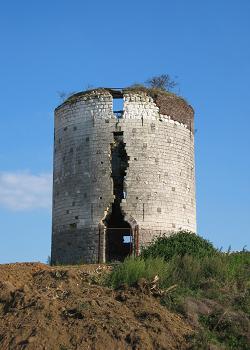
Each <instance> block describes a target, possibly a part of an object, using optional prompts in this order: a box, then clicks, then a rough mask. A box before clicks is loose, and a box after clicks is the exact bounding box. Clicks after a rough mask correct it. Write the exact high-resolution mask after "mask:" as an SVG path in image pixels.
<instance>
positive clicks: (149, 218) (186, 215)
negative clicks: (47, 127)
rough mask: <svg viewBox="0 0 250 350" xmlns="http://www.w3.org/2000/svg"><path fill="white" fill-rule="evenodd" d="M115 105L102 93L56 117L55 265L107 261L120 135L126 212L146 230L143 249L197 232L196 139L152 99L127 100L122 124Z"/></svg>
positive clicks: (135, 96) (72, 103)
mask: <svg viewBox="0 0 250 350" xmlns="http://www.w3.org/2000/svg"><path fill="white" fill-rule="evenodd" d="M112 100H113V98H112V95H111V93H110V92H109V91H108V90H103V89H102V90H100V91H99V90H97V91H92V92H89V93H88V94H82V95H80V94H77V97H76V98H74V99H73V100H69V101H68V102H66V103H64V104H62V105H61V106H59V107H58V108H57V109H56V111H55V141H54V181H53V215H52V226H53V227H52V263H57V262H60V263H67V264H68V263H78V262H97V261H98V260H104V259H105V257H104V256H103V251H104V255H105V250H104V249H105V237H104V233H103V219H104V218H105V216H106V215H107V213H108V211H109V212H110V208H111V204H112V202H113V200H114V196H113V182H112V179H111V162H110V160H111V159H110V157H111V152H110V145H111V143H113V141H114V138H113V132H115V131H123V137H124V142H125V144H126V152H127V155H128V156H129V161H128V163H129V167H128V169H127V174H126V177H125V179H124V187H125V193H126V198H125V199H123V200H122V205H121V206H122V211H123V213H124V214H125V220H127V221H128V222H129V223H132V222H133V223H135V222H136V224H137V225H138V226H139V242H140V245H144V244H147V243H148V242H150V240H152V238H153V236H155V235H158V234H162V233H163V232H169V231H177V230H179V229H180V228H183V229H188V230H191V231H194V232H195V231H196V208H195V177H194V176H195V175H194V174H195V171H194V136H193V133H192V131H190V130H189V128H188V125H185V124H181V123H179V122H178V121H174V120H173V119H174V118H171V116H166V115H160V114H159V108H158V107H157V105H156V104H155V102H154V100H153V98H152V97H150V96H148V95H147V94H146V93H145V92H141V93H138V92H136V93H135V92H126V93H124V114H123V117H122V118H121V119H117V118H116V116H115V115H114V114H113V111H112ZM100 228H101V229H100Z"/></svg>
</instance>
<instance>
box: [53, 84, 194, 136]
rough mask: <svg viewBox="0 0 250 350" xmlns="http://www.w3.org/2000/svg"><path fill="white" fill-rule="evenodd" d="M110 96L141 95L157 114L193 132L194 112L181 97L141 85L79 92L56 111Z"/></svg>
mask: <svg viewBox="0 0 250 350" xmlns="http://www.w3.org/2000/svg"><path fill="white" fill-rule="evenodd" d="M106 94H108V95H109V96H110V95H111V96H112V98H114V99H116V98H122V97H123V96H124V95H130V94H133V95H134V94H136V95H140V94H143V95H144V96H145V95H146V96H149V97H151V98H152V99H153V101H154V103H155V104H156V106H157V107H158V108H159V114H162V115H167V116H171V118H172V119H173V120H176V121H178V122H180V123H183V124H186V125H187V126H188V128H189V129H190V131H192V132H193V131H194V126H193V125H194V123H193V119H194V110H193V108H192V106H191V105H189V104H188V102H187V101H186V100H185V99H184V98H183V97H181V96H178V95H176V94H174V93H172V92H169V91H164V90H161V89H156V88H147V87H145V86H143V85H135V86H131V87H126V88H108V87H105V88H104V87H99V88H94V89H91V90H86V91H80V92H77V93H75V94H73V95H71V96H70V97H69V98H67V99H66V100H65V101H64V102H63V103H62V104H60V105H59V106H58V107H57V108H56V109H55V111H56V110H58V109H60V108H61V107H63V106H65V105H71V104H74V103H75V102H77V101H79V100H81V98H82V97H84V98H90V99H91V98H95V97H96V96H98V95H99V96H100V95H106Z"/></svg>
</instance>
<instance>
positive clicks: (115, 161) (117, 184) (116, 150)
mask: <svg viewBox="0 0 250 350" xmlns="http://www.w3.org/2000/svg"><path fill="white" fill-rule="evenodd" d="M113 134H114V142H113V143H112V144H111V169H112V172H111V177H112V180H113V195H114V202H113V203H112V210H111V213H110V214H109V216H108V217H107V219H106V220H105V221H106V227H107V245H106V249H107V252H106V256H107V260H123V259H124V258H125V257H126V256H127V255H129V253H130V248H131V242H132V237H131V234H132V233H131V227H130V225H129V224H128V222H126V221H125V220H124V214H123V212H122V209H121V202H122V200H123V199H124V198H125V197H126V192H125V188H124V178H125V176H126V170H127V168H128V159H129V157H128V155H127V152H126V149H125V146H126V145H125V143H124V141H123V132H122V131H116V132H114V133H113ZM125 236H130V237H131V240H130V241H129V242H127V241H124V237H125Z"/></svg>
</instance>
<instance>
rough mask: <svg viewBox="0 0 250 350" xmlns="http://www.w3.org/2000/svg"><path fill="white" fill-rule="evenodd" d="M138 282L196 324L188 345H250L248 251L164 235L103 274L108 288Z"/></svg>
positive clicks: (184, 235) (196, 238) (191, 236)
mask: <svg viewBox="0 0 250 350" xmlns="http://www.w3.org/2000/svg"><path fill="white" fill-rule="evenodd" d="M143 281H144V283H146V284H147V283H148V285H151V287H150V288H152V292H155V290H158V295H160V302H161V304H162V305H164V306H166V307H167V308H168V309H169V310H171V311H174V312H177V313H179V314H180V315H182V316H183V317H184V318H185V319H186V320H187V321H188V322H189V323H190V324H191V325H192V326H194V327H195V328H196V333H195V335H194V336H193V337H192V339H191V343H192V347H191V348H192V349H210V348H213V349H215V348H218V349H250V252H248V251H241V252H232V253H230V252H228V253H223V252H220V251H218V250H217V249H215V248H214V247H213V246H212V244H211V243H210V242H208V241H206V240H204V239H203V238H201V237H199V236H196V235H194V234H192V233H190V232H185V231H184V232H179V233H178V234H176V235H173V236H170V237H167V236H163V237H160V238H157V239H156V240H155V241H154V242H153V243H152V244H151V245H150V246H149V247H147V248H146V249H144V250H143V251H142V254H141V256H140V257H139V258H137V259H133V258H128V259H126V260H125V261H124V263H122V264H121V265H118V266H117V267H116V268H115V269H114V270H113V271H112V273H111V275H109V276H108V278H107V284H108V285H109V286H111V287H113V288H121V286H123V285H124V284H125V285H129V286H133V285H136V284H137V285H138V284H139V285H140V284H141V283H143ZM150 288H149V289H150Z"/></svg>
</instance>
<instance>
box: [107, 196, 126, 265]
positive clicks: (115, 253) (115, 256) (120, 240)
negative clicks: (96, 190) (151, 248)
mask: <svg viewBox="0 0 250 350" xmlns="http://www.w3.org/2000/svg"><path fill="white" fill-rule="evenodd" d="M105 226H106V261H123V260H124V259H125V258H126V256H128V255H131V254H132V252H133V232H132V228H131V226H130V225H129V223H128V222H127V221H125V220H124V216H123V215H122V212H121V208H120V205H119V203H117V202H115V203H113V205H112V213H111V215H110V216H109V217H108V218H107V221H106V223H105Z"/></svg>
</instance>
